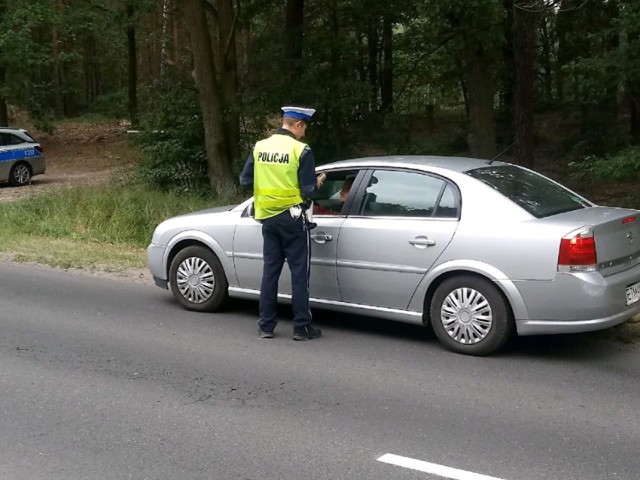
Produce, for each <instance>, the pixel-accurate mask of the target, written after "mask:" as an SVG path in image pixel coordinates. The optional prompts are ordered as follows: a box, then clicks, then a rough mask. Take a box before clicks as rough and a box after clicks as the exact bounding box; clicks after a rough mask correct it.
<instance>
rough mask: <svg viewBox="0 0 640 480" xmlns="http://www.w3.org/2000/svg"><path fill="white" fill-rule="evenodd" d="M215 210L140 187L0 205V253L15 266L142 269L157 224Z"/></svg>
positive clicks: (61, 193) (66, 192) (77, 191)
mask: <svg viewBox="0 0 640 480" xmlns="http://www.w3.org/2000/svg"><path fill="white" fill-rule="evenodd" d="M217 204H219V202H216V201H214V200H211V199H208V200H207V199H203V198H200V197H196V196H189V195H184V194H181V195H177V194H171V193H163V192H158V191H155V190H151V189H149V188H147V187H144V186H142V185H126V186H115V187H114V186H101V187H79V188H73V189H70V188H67V189H60V190H56V191H52V192H47V193H42V194H34V195H32V196H30V197H27V198H24V199H21V200H18V201H15V202H11V203H4V204H0V252H3V253H5V254H6V255H8V256H10V257H11V259H13V260H16V261H28V262H37V263H42V264H46V265H51V266H55V267H64V268H68V267H75V268H89V269H100V270H107V271H117V270H121V269H127V268H143V267H144V266H145V265H146V258H145V254H146V252H145V250H146V247H147V245H148V244H149V241H150V240H151V235H152V233H153V229H154V228H155V227H156V225H157V224H158V223H160V222H161V221H162V220H164V219H166V218H169V217H171V216H174V215H178V214H181V213H186V212H191V211H195V210H202V209H205V208H210V207H212V206H215V205H217Z"/></svg>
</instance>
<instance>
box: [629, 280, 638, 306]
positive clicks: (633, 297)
mask: <svg viewBox="0 0 640 480" xmlns="http://www.w3.org/2000/svg"><path fill="white" fill-rule="evenodd" d="M626 294H627V305H631V304H632V303H636V302H637V301H638V300H640V282H638V283H634V284H633V285H629V286H628V287H627V290H626Z"/></svg>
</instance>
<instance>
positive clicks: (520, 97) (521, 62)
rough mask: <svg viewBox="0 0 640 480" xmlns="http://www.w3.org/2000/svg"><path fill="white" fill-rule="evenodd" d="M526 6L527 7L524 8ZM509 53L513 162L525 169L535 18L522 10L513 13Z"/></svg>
mask: <svg viewBox="0 0 640 480" xmlns="http://www.w3.org/2000/svg"><path fill="white" fill-rule="evenodd" d="M528 5H530V4H528ZM513 19H514V28H513V31H514V35H515V36H514V39H513V51H514V58H515V104H514V107H515V111H514V115H515V119H514V120H515V121H514V125H515V133H516V139H517V140H518V141H517V143H516V144H515V147H514V152H513V153H514V155H513V161H514V162H515V163H517V164H518V165H522V166H524V167H527V168H533V166H534V156H533V149H534V132H533V115H534V97H533V94H534V91H533V90H534V81H535V70H534V61H535V28H536V14H535V13H534V12H533V11H530V10H526V9H525V8H515V9H514V16H513Z"/></svg>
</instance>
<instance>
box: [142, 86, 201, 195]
mask: <svg viewBox="0 0 640 480" xmlns="http://www.w3.org/2000/svg"><path fill="white" fill-rule="evenodd" d="M136 141H137V143H138V145H139V146H140V149H141V151H142V154H143V161H142V162H141V163H140V166H139V175H140V178H141V179H142V180H143V181H144V182H146V183H148V184H149V185H152V186H154V187H157V188H160V189H162V190H164V191H175V192H180V193H187V192H188V193H192V194H193V193H195V194H199V195H208V194H209V191H210V188H209V183H208V177H207V157H206V151H205V146H204V129H203V126H202V120H201V117H200V110H199V107H198V103H197V100H196V96H195V93H194V92H193V91H190V90H186V89H181V88H179V87H177V88H172V89H170V90H167V91H165V92H161V93H160V94H157V95H156V97H155V101H154V103H153V104H152V105H151V106H150V110H149V113H147V114H146V115H145V116H144V117H143V118H142V119H141V133H139V134H138V137H137V139H136Z"/></svg>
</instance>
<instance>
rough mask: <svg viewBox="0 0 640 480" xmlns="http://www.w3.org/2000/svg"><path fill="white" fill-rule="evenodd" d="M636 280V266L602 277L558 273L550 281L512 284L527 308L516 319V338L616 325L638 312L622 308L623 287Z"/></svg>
mask: <svg viewBox="0 0 640 480" xmlns="http://www.w3.org/2000/svg"><path fill="white" fill-rule="evenodd" d="M638 281H640V266H635V267H633V268H631V269H629V270H625V271H624V272H620V273H617V274H615V275H610V276H608V277H603V276H602V275H600V273H599V272H589V273H573V274H571V273H559V274H558V275H557V277H556V279H555V280H554V281H551V282H534V281H522V282H514V283H515V284H516V285H517V288H518V290H519V291H520V293H521V294H522V298H523V300H524V303H525V304H526V306H527V313H528V315H527V318H517V319H516V329H517V332H518V335H538V334H545V335H546V334H556V333H557V334H559V333H581V332H589V331H594V330H602V329H605V328H609V327H613V326H615V325H618V324H620V323H622V322H624V321H626V320H628V319H630V318H631V317H633V316H635V315H637V314H638V313H640V302H636V303H634V304H632V305H628V306H627V305H626V293H625V292H626V288H627V286H629V285H631V284H633V283H635V282H638Z"/></svg>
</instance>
